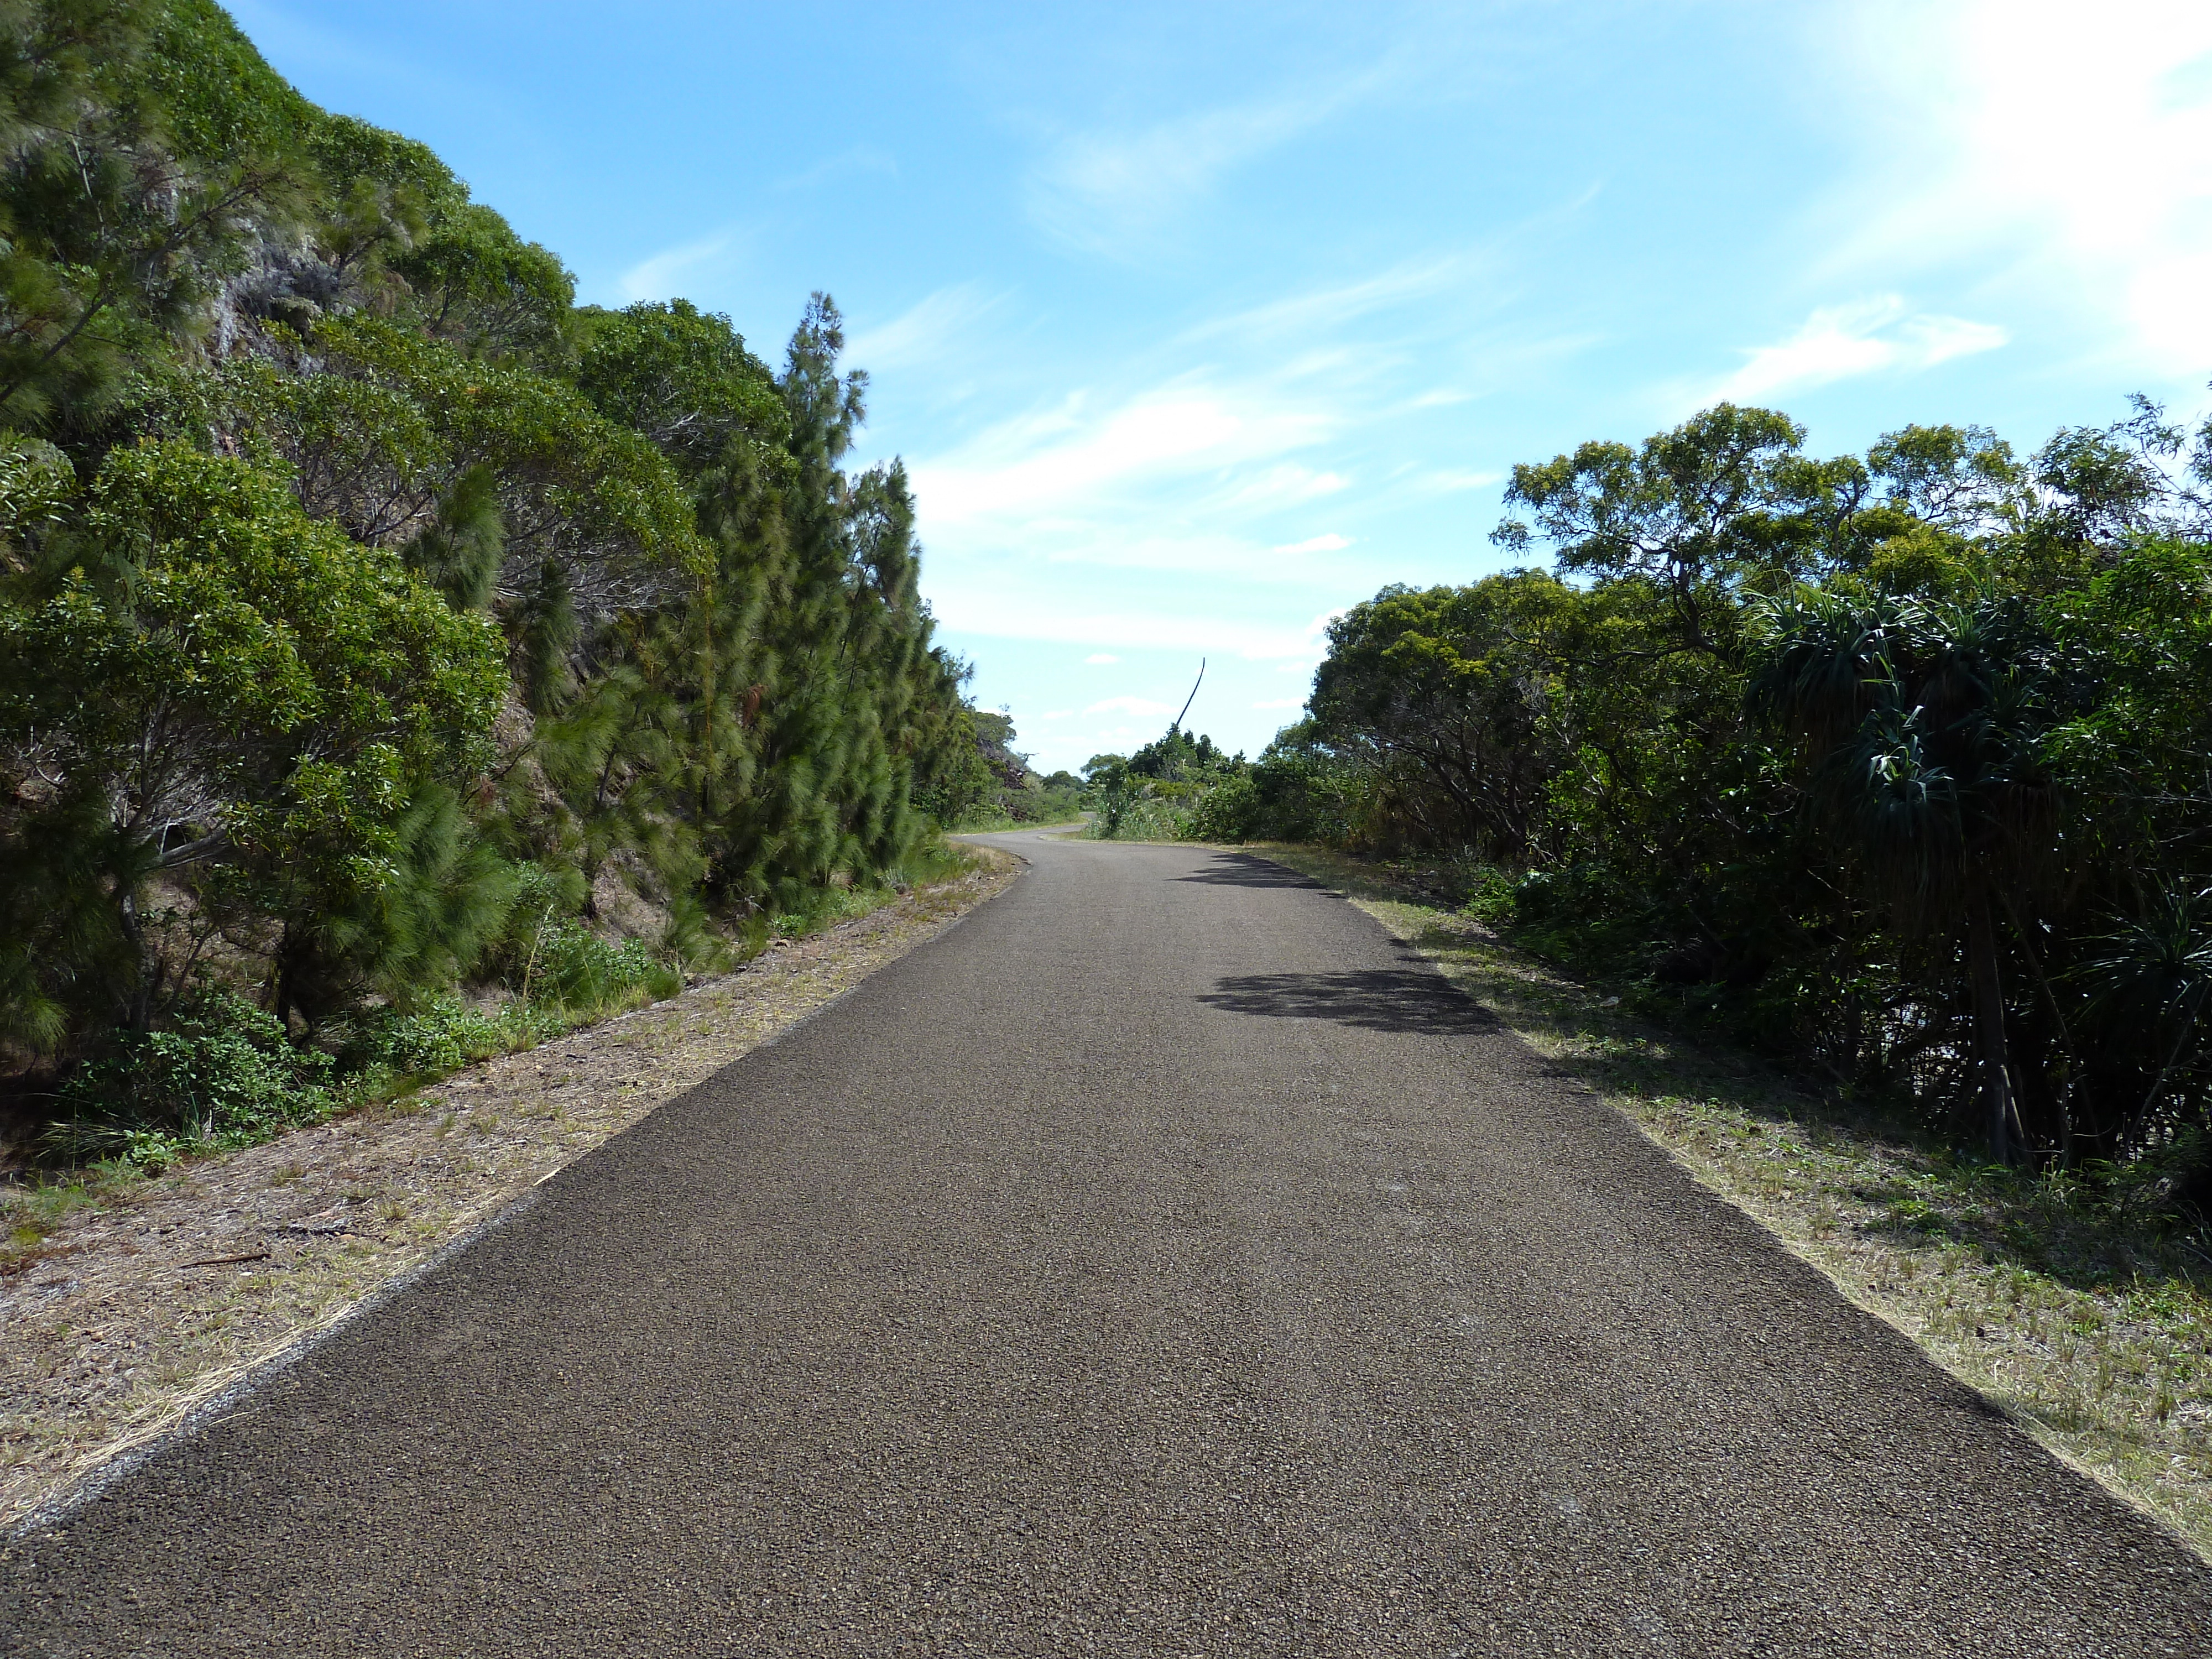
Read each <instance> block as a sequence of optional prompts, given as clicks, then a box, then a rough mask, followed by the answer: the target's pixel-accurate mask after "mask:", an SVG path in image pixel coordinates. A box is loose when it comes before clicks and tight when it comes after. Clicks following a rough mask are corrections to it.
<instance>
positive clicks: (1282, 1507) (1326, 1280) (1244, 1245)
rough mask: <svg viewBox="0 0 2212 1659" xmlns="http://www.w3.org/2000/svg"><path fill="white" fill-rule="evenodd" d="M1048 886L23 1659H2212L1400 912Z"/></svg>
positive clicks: (375, 1332)
mask: <svg viewBox="0 0 2212 1659" xmlns="http://www.w3.org/2000/svg"><path fill="white" fill-rule="evenodd" d="M1001 839H1002V840H1003V841H1004V842H1006V844H1008V845H1011V846H1012V847H1014V848H1016V849H1017V850H1018V851H1019V852H1020V853H1021V854H1023V855H1024V857H1026V858H1028V859H1029V860H1031V861H1032V867H1031V869H1030V872H1028V873H1027V874H1026V875H1024V877H1023V878H1022V879H1020V880H1019V881H1018V882H1017V883H1016V884H1014V886H1013V887H1012V889H1011V890H1008V891H1007V892H1006V894H1005V895H1004V896H1002V897H1000V898H999V899H997V900H995V901H994V902H991V903H990V904H988V905H987V906H986V907H985V908H982V909H981V910H980V911H978V912H977V913H975V915H973V916H971V917H970V918H969V920H968V921H965V922H964V923H963V924H962V925H961V926H959V927H956V928H954V929H953V930H951V932H950V933H946V934H945V935H944V936H942V937H941V938H939V939H937V940H936V941H935V942H933V943H932V944H930V945H927V946H925V947H923V948H922V949H921V950H919V951H915V952H914V953H913V954H911V955H909V956H908V957H905V958H904V959H903V960H902V961H900V962H898V963H896V964H895V965H893V966H891V967H890V968H888V969H884V971H882V972H881V973H878V975H875V976H874V977H872V978H871V979H869V980H868V981H866V982H865V983H864V984H862V985H861V986H860V987H859V988H857V989H856V990H854V992H853V993H852V994H850V995H848V997H846V998H845V999H844V1000H842V1002H840V1003H838V1004H836V1005H835V1006H832V1007H831V1008H829V1009H828V1010H827V1011H825V1012H823V1013H821V1014H819V1015H817V1016H816V1017H815V1018H812V1019H811V1020H809V1021H808V1022H806V1023H805V1024H803V1025H801V1026H799V1027H797V1028H796V1029H794V1030H792V1031H791V1032H790V1033H788V1034H787V1035H786V1036H784V1037H782V1038H781V1040H779V1041H778V1042H775V1043H774V1044H772V1045H770V1046H769V1047H767V1048H763V1049H761V1050H759V1051H757V1052H756V1053H754V1054H751V1055H750V1056H748V1057H747V1058H745V1059H744V1060H740V1061H738V1063H737V1064H735V1065H733V1066H730V1067H729V1068H728V1069H727V1070H726V1071H724V1072H722V1073H720V1074H719V1075H718V1076H716V1077H715V1078H714V1079H712V1080H711V1081H709V1082H708V1083H706V1084H704V1085H702V1086H701V1087H699V1088H697V1089H696V1090H694V1091H692V1092H690V1094H689V1095H686V1096H684V1097H682V1098H681V1099H679V1100H678V1101H675V1102H673V1103H671V1104H669V1105H666V1106H664V1107H662V1108H661V1109H659V1111H657V1112H655V1113H653V1115H651V1116H650V1117H648V1118H647V1119H645V1120H644V1121H641V1123H639V1124H638V1125H637V1126H636V1127H634V1128H632V1129H630V1130H629V1131H628V1132H627V1133H623V1135H621V1136H619V1137H617V1139H614V1140H611V1141H610V1142H608V1143H607V1144H606V1145H605V1146H602V1147H601V1148H599V1150H598V1151H597V1152H592V1154H590V1155H589V1156H587V1157H586V1158H582V1159H580V1160H579V1161H578V1162H577V1163H576V1164H573V1165H571V1166H570V1167H568V1169H567V1170H563V1171H562V1173H561V1174H559V1175H558V1176H556V1177H554V1178H553V1179H552V1180H551V1181H550V1182H547V1183H546V1184H545V1185H544V1186H543V1187H541V1188H539V1189H538V1192H537V1194H536V1195H535V1198H534V1200H533V1201H532V1202H529V1203H527V1204H526V1205H525V1206H519V1207H518V1208H517V1209H516V1210H515V1211H513V1212H510V1213H509V1215H508V1217H507V1218H506V1220H505V1221H504V1223H503V1225H498V1226H496V1227H495V1228H493V1229H491V1230H489V1231H487V1232H485V1233H484V1234H483V1235H482V1236H481V1237H478V1238H477V1240H476V1241H475V1242H474V1243H472V1244H471V1245H470V1246H469V1247H468V1248H466V1249H463V1250H460V1251H458V1252H456V1253H454V1254H452V1255H448V1256H447V1257H446V1258H445V1259H444V1260H443V1261H441V1263H440V1264H439V1265H438V1266H436V1267H435V1268H434V1269H432V1270H431V1271H429V1272H428V1273H425V1274H423V1275H422V1276H421V1277H419V1278H417V1279H415V1280H414V1281H412V1282H411V1283H410V1284H408V1285H405V1286H404V1287H403V1288H402V1289H400V1290H399V1291H398V1292H397V1293H395V1294H393V1295H392V1296H390V1297H386V1299H385V1300H384V1301H382V1302H381V1303H380V1304H379V1305H377V1306H376V1307H374V1309H373V1310H371V1311H369V1312H368V1313H367V1314H365V1315H363V1316H361V1317H359V1318H357V1319H356V1320H354V1321H353V1322H350V1323H349V1324H347V1325H345V1326H343V1327H342V1328H340V1329H339V1330H338V1331H337V1334H334V1335H333V1336H332V1337H331V1338H330V1339H328V1340H325V1341H324V1342H322V1343H321V1344H320V1345H319V1346H315V1347H314V1348H313V1349H312V1350H310V1351H309V1352H307V1353H306V1354H304V1355H303V1356H302V1357H301V1358H300V1359H298V1361H297V1362H296V1363H295V1364H292V1365H290V1366H289V1368H288V1369H286V1370H283V1371H282V1372H281V1373H279V1374H278V1375H276V1376H275V1377H274V1378H273V1379H271V1380H270V1381H269V1382H267V1383H265V1384H264V1386H262V1387H261V1388H260V1389H258V1390H257V1391H255V1392H254V1393H253V1394H252V1395H250V1396H248V1397H246V1398H244V1399H242V1400H239V1401H233V1402H232V1403H231V1404H230V1405H229V1406H228V1407H227V1408H226V1409H225V1411H224V1413H222V1414H221V1416H220V1418H219V1419H218V1420H216V1421H213V1422H211V1423H210V1424H207V1425H204V1426H201V1427H198V1428H196V1429H194V1430H193V1431H191V1432H189V1433H186V1434H184V1435H182V1436H179V1437H176V1438H174V1439H173V1440H172V1441H171V1442H169V1443H167V1444H166V1445H165V1446H164V1447H163V1448H162V1449H161V1450H160V1451H159V1452H158V1453H157V1454H156V1455H154V1456H152V1457H150V1458H149V1459H148V1460H147V1461H145V1462H143V1463H141V1464H140V1465H138V1466H137V1468H134V1469H132V1470H131V1472H130V1473H128V1474H125V1476H123V1477H122V1478H120V1479H119V1480H116V1481H114V1482H113V1483H112V1485H110V1486H108V1487H107V1488H106V1491H105V1492H103V1493H102V1494H101V1495H100V1496H99V1497H98V1498H96V1499H95V1500H94V1501H91V1502H89V1503H88V1504H84V1505H83V1506H82V1507H81V1508H79V1509H78V1510H76V1511H75V1512H73V1513H70V1514H69V1515H67V1516H64V1517H62V1518H61V1519H60V1520H58V1521H57V1522H52V1523H51V1524H48V1525H46V1526H45V1527H43V1528H40V1530H38V1531H36V1532H33V1533H31V1534H26V1535H23V1536H21V1537H19V1538H17V1539H15V1541H12V1542H11V1543H10V1544H9V1546H8V1547H7V1552H6V1557H5V1559H4V1561H0V1652H5V1653H7V1654H9V1655H12V1656H58V1655H71V1656H78V1655H100V1656H106V1655H117V1654H146V1655H191V1656H195V1659H202V1656H209V1655H227V1654H257V1655H279V1654H281V1655H287V1656H291V1655H345V1656H367V1655H386V1654H391V1655H436V1656H459V1655H507V1654H516V1655H522V1654H531V1655H536V1654H547V1655H592V1656H603V1655H604V1656H615V1655H622V1656H632V1655H636V1656H650V1655H660V1654H744V1655H781V1654H838V1655H885V1656H888V1655H902V1656H904V1655H938V1654H944V1655H963V1656H964V1655H1002V1654H1003V1655H1011V1654H1024V1655H1063V1654H1065V1655H1087V1654H1115V1655H1141V1656H1145V1659H1170V1656H1182V1655H1217V1654H1218V1655H1231V1654H1237V1655H1241V1654H1310V1655H1370V1654H1371V1655H1385V1654H1387V1655H1392V1656H1425V1655H1454V1654H1462V1655H1493V1654H1494V1655H1515V1656H1519V1655H1547V1654H1571V1655H1607V1656H1611V1655H1639V1654H1674V1655H1690V1654H1698V1655H1703V1654H1744V1655H1751V1654H1758V1655H1790V1654H1839V1655H1842V1654H1848V1655H1853V1656H1857V1655H1872V1654H1955V1655H1961V1656H1975V1659H1987V1656H1996V1655H2014V1654H2018V1655H2036V1656H2047V1655H2085V1656H2091V1655H2093V1656H2097V1659H2112V1656H2123V1655H2136V1654H2161V1655H2164V1654H2175V1655H2192V1656H2201V1655H2203V1654H2206V1653H2207V1652H2212V1639H2208V1634H2207V1632H2208V1631H2212V1576H2208V1573H2207V1571H2206V1569H2205V1568H2204V1566H2203V1565H2202V1564H2201V1563H2200V1562H2199V1561H2198V1559H2197V1558H2196V1557H2195V1556H2194V1555H2192V1554H2191V1553H2189V1552H2187V1551H2186V1550H2185V1549H2184V1548H2183V1547H2181V1546H2179V1544H2177V1543H2176V1542H2174V1541H2172V1540H2171V1539H2170V1538H2169V1537H2168V1536H2167V1535H2166V1534H2164V1533H2163V1532H2161V1531H2160V1529H2159V1528H2157V1527H2156V1526H2154V1525H2153V1524H2152V1523H2151V1522H2148V1521H2147V1520H2145V1519H2143V1518H2142V1517H2141V1516H2138V1515H2136V1513H2134V1512H2133V1511H2131V1510H2129V1509H2128V1508H2126V1507H2125V1506H2124V1505H2122V1504H2119V1503H2118V1502H2116V1501H2114V1500H2113V1499H2112V1498H2110V1497H2108V1496H2106V1494H2105V1493H2104V1492H2102V1491H2101V1490H2100V1489H2099V1488H2098V1487H2097V1486H2094V1485H2093V1484H2092V1483H2091V1482H2090V1481H2088V1480H2085V1479H2083V1478H2081V1476H2079V1475H2077V1474H2074V1473H2072V1472H2071V1471H2069V1469H2067V1468H2063V1467H2062V1466H2061V1465H2060V1464H2058V1463H2057V1462H2055V1461H2053V1460H2052V1459H2051V1457H2049V1456H2047V1455H2045V1453H2044V1452H2043V1451H2041V1450H2040V1449H2039V1448H2038V1447H2037V1446H2036V1445H2035V1444H2034V1443H2033V1442H2032V1441H2030V1440H2029V1439H2028V1438H2027V1437H2025V1436H2024V1435H2022V1434H2021V1433H2020V1432H2019V1431H2017V1430H2015V1429H2014V1428H2013V1427H2011V1426H2010V1425H2008V1423H2007V1422H2006V1421H2005V1420H2004V1419H2002V1417H2000V1416H1999V1415H1998V1413H1996V1411H1995V1410H1993V1409H1992V1408H1991V1407H1989V1406H1988V1405H1987V1404H1985V1403H1984V1401H1982V1400H1980V1399H1979V1398H1978V1396H1977V1395H1974V1394H1973V1393H1972V1392H1971V1391H1969V1390H1968V1389H1965V1388H1962V1387H1961V1386H1960V1385H1959V1384H1958V1383H1955V1382H1954V1381H1953V1380H1951V1379H1950V1378H1949V1377H1948V1376H1946V1375H1945V1374H1944V1373H1943V1372H1942V1371H1940V1370H1937V1369H1936V1367H1935V1366H1933V1365H1931V1364H1929V1363H1928V1362H1927V1361H1926V1360H1925V1359H1923V1358H1922V1357H1921V1356H1920V1355H1919V1353H1918V1352H1917V1351H1916V1350H1915V1349H1914V1348H1913V1347H1912V1346H1911V1345H1910V1344H1909V1343H1908V1342H1906V1341H1905V1340H1904V1339H1903V1338H1902V1337H1900V1336H1899V1335H1898V1334H1895V1333H1894V1332H1893V1331H1891V1330H1890V1329H1889V1328H1887V1327H1885V1326H1883V1325H1881V1324H1880V1323H1878V1322H1875V1320H1873V1319H1871V1318H1869V1317H1868V1316H1866V1315H1864V1314H1863V1313H1861V1312H1859V1311H1858V1310H1856V1309H1854V1308H1852V1307H1851V1306H1850V1305H1849V1304H1846V1303H1845V1302H1844V1300H1843V1298H1842V1297H1839V1296H1838V1294H1837V1293H1836V1292H1835V1291H1833V1290H1832V1289H1831V1288H1830V1287H1829V1286H1828V1285H1827V1284H1826V1283H1825V1282H1824V1281H1823V1280H1822V1279H1820V1278H1819V1277H1818V1276H1817V1275H1816V1274H1815V1273H1813V1272H1812V1271H1811V1270H1810V1269H1809V1268H1808V1267H1805V1266H1803V1265H1802V1263H1800V1262H1798V1261H1796V1260H1795V1259H1794V1258H1792V1257H1790V1255H1787V1254H1785V1253H1784V1251H1782V1250H1781V1249H1778V1247H1777V1246H1776V1245H1775V1244H1774V1243H1772V1242H1771V1240H1770V1239H1769V1238H1768V1237H1766V1236H1765V1234H1764V1233H1763V1232H1761V1231H1760V1230H1759V1228H1758V1227H1756V1226H1754V1225H1753V1224H1752V1223H1750V1222H1749V1221H1748V1220H1747V1219H1746V1218H1744V1217H1742V1216H1741V1214H1739V1213H1738V1212H1735V1210H1733V1209H1731V1208H1729V1206H1727V1205H1725V1204H1723V1203H1722V1202H1720V1201H1719V1200H1717V1199H1716V1198H1714V1197H1712V1196H1711V1194H1708V1193H1706V1192H1705V1191H1704V1190H1703V1189H1701V1188H1699V1187H1698V1186H1697V1185H1696V1184H1695V1183H1694V1182H1692V1181H1691V1180H1690V1179H1689V1178H1688V1176H1686V1175H1685V1174H1683V1172H1682V1171H1681V1170H1680V1169H1678V1168H1676V1167H1675V1166H1674V1165H1673V1164H1671V1163H1670V1162H1669V1161H1668V1159H1667V1158H1666V1157H1665V1156H1664V1155H1663V1154H1662V1153H1661V1152H1658V1151H1656V1149H1655V1148H1654V1147H1653V1146H1651V1145H1650V1143H1648V1142H1647V1141H1645V1140H1644V1139H1643V1138H1642V1137H1641V1136H1640V1135H1638V1133H1637V1132H1636V1131H1635V1130H1634V1129H1633V1128H1632V1127H1630V1126H1629V1125H1628V1124H1627V1123H1626V1121H1624V1120H1623V1119H1622V1118H1620V1116H1619V1115H1616V1114H1615V1113H1613V1111H1611V1110H1609V1109H1607V1108H1605V1107H1604V1106H1602V1105H1601V1104H1600V1103H1598V1102H1596V1101H1595V1099H1593V1098H1592V1097H1590V1096H1589V1095H1588V1094H1587V1093H1585V1092H1583V1091H1581V1090H1580V1089H1579V1088H1578V1087H1577V1086H1576V1085H1574V1084H1573V1083H1572V1082H1571V1081H1570V1080H1569V1079H1565V1078H1562V1077H1559V1076H1555V1075H1553V1073H1552V1072H1551V1071H1550V1069H1549V1068H1548V1067H1547V1065H1546V1064H1545V1062H1543V1061H1542V1060H1540V1059H1539V1058H1537V1057H1536V1056H1535V1055H1534V1054H1532V1053H1530V1051H1528V1049H1527V1048H1523V1047H1522V1046H1521V1045H1520V1044H1519V1043H1518V1042H1516V1041H1515V1040H1514V1038H1513V1037H1512V1036H1510V1035H1509V1034H1508V1033H1506V1032H1504V1031H1503V1030H1500V1029H1499V1028H1498V1026H1497V1025H1496V1024H1494V1023H1493V1022H1492V1020H1491V1019H1490V1018H1488V1017H1486V1015H1485V1014H1484V1013H1483V1012H1482V1011H1480V1009H1479V1008H1477V1007H1475V1006H1474V1005H1472V1004H1471V1003H1469V1002H1468V1001H1467V1000H1463V999H1462V997H1461V996H1460V995H1459V994H1456V993H1455V991H1453V990H1452V989H1451V988H1450V987H1449V986H1448V985H1447V984H1446V983H1445V982H1444V981H1442V980H1440V979H1439V978H1437V976H1436V975H1434V974H1433V972H1432V971H1431V969H1429V968H1428V967H1427V966H1425V964H1424V963H1422V962H1421V961H1420V960H1419V958H1418V957H1415V956H1414V955H1413V954H1412V953H1411V952H1410V951H1407V949H1406V948H1404V947H1403V946H1401V945H1399V944H1398V943H1397V942H1396V941H1395V940H1393V939H1391V938H1390V937H1389V936H1388V935H1387V934H1386V933H1384V932H1383V930H1382V929H1381V928H1380V927H1377V926H1376V924H1375V923H1374V922H1373V921H1370V920H1369V919H1368V918H1367V917H1365V916H1364V915H1362V914H1360V912H1359V911H1358V910H1357V909H1356V908H1354V907H1352V905H1351V904H1349V903H1347V902H1346V901H1344V900H1343V899H1341V898H1340V897H1338V896H1334V895H1333V894H1331V893H1329V892H1328V891H1326V890H1322V889H1321V888H1319V887H1317V886H1315V885H1313V884H1310V883H1309V882H1307V881H1305V880H1304V879H1303V878H1299V877H1297V876H1295V875H1292V874H1291V873H1290V872H1286V871H1284V870H1282V869H1281V868H1279V867H1278V866H1272V865H1269V864H1267V863H1265V862H1263V861H1261V860H1258V859H1255V858H1252V857H1249V856H1245V855H1242V854H1233V853H1222V852H1216V851H1209V850H1205V849H1199V848H1174V847H1135V846H1117V845H1111V844H1100V843H1094V842H1059V841H1048V840H1042V839H1040V838H1038V837H1036V836H1008V837H1004V838H1001Z"/></svg>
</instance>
